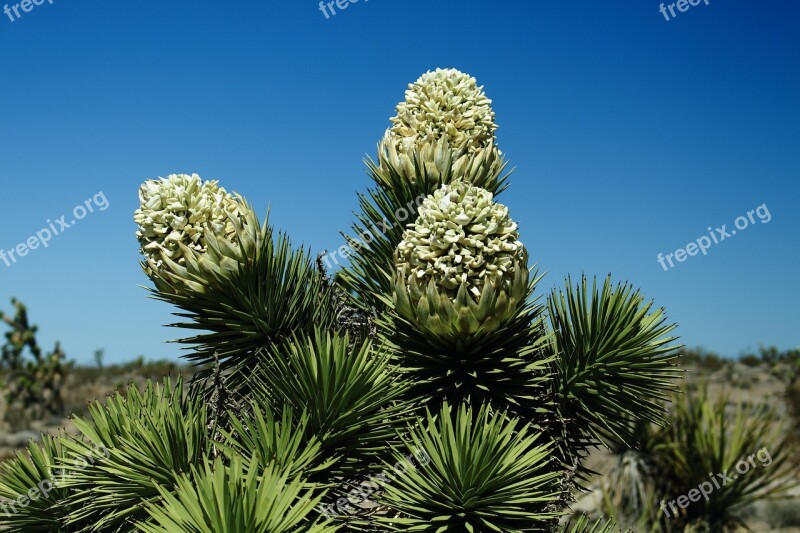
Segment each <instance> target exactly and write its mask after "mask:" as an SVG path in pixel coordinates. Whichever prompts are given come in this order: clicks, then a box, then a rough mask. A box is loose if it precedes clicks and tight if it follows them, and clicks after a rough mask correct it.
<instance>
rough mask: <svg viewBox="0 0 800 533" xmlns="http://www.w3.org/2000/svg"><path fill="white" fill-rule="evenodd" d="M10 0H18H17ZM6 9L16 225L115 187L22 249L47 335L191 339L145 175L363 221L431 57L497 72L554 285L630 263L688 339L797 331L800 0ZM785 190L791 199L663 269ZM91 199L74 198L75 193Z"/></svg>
mask: <svg viewBox="0 0 800 533" xmlns="http://www.w3.org/2000/svg"><path fill="white" fill-rule="evenodd" d="M3 4H4V0H0V7H1V6H2V5H3ZM21 14H22V15H23V16H22V17H21V18H20V19H19V20H16V21H15V22H11V21H10V20H9V18H8V17H7V16H6V15H3V14H2V13H0V185H2V188H1V189H0V191H2V192H0V205H2V207H0V249H5V250H8V249H10V248H13V247H14V246H15V245H16V244H17V243H19V242H23V241H25V240H26V239H27V238H28V237H29V236H31V235H33V234H35V233H36V232H37V231H38V230H39V229H40V228H42V227H43V226H45V225H46V224H45V222H46V220H47V219H53V220H54V219H56V218H58V217H59V216H60V215H62V214H65V213H69V212H70V211H71V209H72V208H73V207H74V206H75V205H77V204H79V203H83V201H84V200H86V199H90V198H92V197H93V196H94V195H95V194H96V193H98V192H99V191H102V192H103V193H104V194H105V196H106V198H107V199H108V202H109V207H108V209H107V210H105V211H102V212H100V211H96V212H95V213H93V214H90V215H88V216H87V217H86V218H85V219H84V220H81V221H80V222H79V223H78V224H76V225H75V226H73V227H71V228H69V229H68V230H66V231H65V232H64V233H63V234H62V235H60V236H58V237H56V238H54V239H53V240H52V241H51V243H50V245H49V247H48V248H47V249H42V248H39V249H37V250H33V251H31V252H30V253H29V254H28V255H27V256H26V257H24V258H21V259H20V261H19V262H18V263H16V264H13V266H12V267H10V268H9V267H6V266H5V264H3V263H0V306H2V308H3V309H5V310H8V309H9V308H10V305H9V303H8V299H9V298H10V297H11V296H12V295H13V296H17V297H18V298H20V299H22V300H23V301H24V302H26V303H27V304H28V306H29V308H30V311H31V313H32V318H33V319H34V321H35V322H37V323H39V324H40V326H41V333H42V340H43V341H44V342H45V343H46V344H48V345H50V344H51V343H52V342H53V341H54V340H55V339H60V340H61V341H62V343H63V345H64V347H65V349H66V350H67V352H68V354H69V355H70V356H71V357H73V358H75V359H77V360H79V361H83V362H88V361H91V354H92V351H93V350H94V349H95V348H100V347H102V348H105V349H106V353H107V360H109V361H123V360H129V359H132V358H133V357H136V356H137V355H139V354H144V355H145V356H146V357H148V358H161V357H167V358H173V357H177V354H178V353H179V349H178V347H177V346H176V345H170V344H165V343H164V341H166V340H167V339H170V338H174V337H175V336H176V335H177V334H179V333H180V332H179V331H177V330H170V329H169V328H164V327H162V324H165V323H168V322H170V321H171V317H170V312H171V310H172V309H171V308H170V307H169V306H168V305H167V304H164V303H160V302H155V301H152V300H149V299H148V298H147V294H146V292H145V291H144V290H143V289H141V288H139V287H138V285H140V284H145V283H146V282H147V279H146V278H145V276H144V275H143V274H142V273H141V272H140V270H139V266H138V250H137V243H136V240H135V237H134V232H135V225H134V223H133V221H132V213H133V211H134V210H135V209H136V207H137V204H138V200H137V189H138V186H139V183H140V182H142V181H143V180H145V179H148V178H154V177H158V176H164V175H167V174H170V173H175V172H187V173H188V172H197V173H199V174H200V175H201V176H203V177H204V178H207V179H212V178H213V179H219V180H221V182H222V183H223V185H224V186H225V187H226V188H228V189H229V190H236V191H238V192H240V193H242V194H244V195H245V196H246V197H247V198H248V199H249V200H250V201H251V202H252V203H254V204H255V205H256V206H257V207H258V209H259V210H261V211H262V212H265V211H266V209H267V207H268V206H270V205H271V206H272V221H273V222H274V223H275V224H276V225H277V226H279V227H280V228H283V229H285V230H287V231H288V232H289V233H290V234H291V235H292V237H293V239H294V240H295V242H297V243H301V242H302V243H305V244H306V245H307V246H310V247H311V248H312V249H313V250H314V251H320V250H322V249H329V250H330V249H333V248H334V247H337V246H339V245H340V244H341V238H340V237H339V235H338V231H339V230H340V229H344V228H346V227H348V225H349V222H350V219H351V211H352V210H353V209H355V207H356V198H355V192H356V191H357V190H364V189H365V187H366V186H367V185H368V179H367V178H366V176H365V174H364V170H363V165H362V163H361V159H362V157H364V156H365V155H368V154H373V153H374V151H375V143H376V142H377V140H378V139H379V138H380V136H381V135H382V133H383V131H384V129H385V128H386V127H387V125H388V124H389V122H388V118H389V116H391V115H392V114H393V111H394V106H395V105H396V103H397V102H398V101H400V100H401V99H402V98H403V91H404V90H405V88H406V85H407V84H408V83H409V82H412V81H414V80H415V79H416V78H417V77H418V76H419V75H420V74H422V73H423V72H424V71H426V70H428V69H432V68H435V67H455V68H459V69H461V70H463V71H466V72H469V73H470V74H472V75H474V76H476V77H477V78H478V80H479V82H480V83H482V84H484V85H485V86H486V91H487V93H488V95H489V97H490V98H492V99H493V100H494V108H495V111H496V113H497V122H498V123H499V125H500V129H499V130H498V138H499V143H500V146H501V148H502V150H503V151H504V152H505V153H506V154H507V155H508V157H509V159H510V161H511V162H512V164H513V165H514V166H516V167H517V170H516V172H515V174H514V176H513V178H512V186H511V188H510V189H509V191H508V192H506V193H505V194H503V195H502V196H501V199H502V201H504V202H505V203H507V204H508V205H509V206H510V207H511V210H512V211H511V213H512V216H513V217H514V218H515V219H516V220H517V221H518V222H519V223H520V225H521V228H522V233H523V240H524V241H525V243H526V245H527V246H528V248H529V251H530V254H531V256H532V257H533V258H534V260H535V261H536V262H538V263H539V264H540V265H541V266H542V268H544V269H545V270H547V271H548V272H549V274H548V276H547V278H546V280H545V283H544V286H545V287H546V288H547V289H548V290H549V288H551V287H553V286H557V285H561V284H562V282H563V279H564V277H565V276H566V275H567V274H568V273H571V274H573V275H574V276H579V275H580V273H581V272H586V273H587V274H590V275H593V274H598V275H600V276H604V275H605V274H606V273H608V272H611V273H612V274H613V277H614V279H616V280H621V281H624V280H629V281H631V282H632V283H633V284H635V285H636V286H638V287H641V288H642V289H643V290H644V291H645V294H646V295H647V296H648V297H651V298H654V299H655V300H656V302H657V304H658V305H663V306H665V307H666V308H667V310H668V313H669V316H670V318H671V319H672V320H674V321H676V322H678V323H679V324H680V328H679V331H678V332H679V334H680V335H681V337H682V340H683V342H685V343H686V344H689V345H702V346H705V347H707V348H709V349H713V350H716V351H719V352H722V353H725V354H730V355H736V354H738V353H740V352H741V351H743V350H748V349H755V348H757V346H758V345H759V343H764V344H775V345H778V346H779V347H781V348H790V347H795V346H798V345H800V334H799V332H800V310H798V302H800V278H799V277H798V264H799V263H800V252H798V248H799V247H798V242H800V235H799V234H798V229H799V228H800V210H799V209H798V207H797V205H798V204H797V199H798V193H800V186H798V179H800V101H799V100H798V95H800V30H798V20H799V19H800V4H799V3H797V2H795V1H793V0H776V1H772V2H757V1H755V0H725V1H721V0H711V2H710V5H708V6H706V5H705V4H704V3H701V4H700V5H698V6H696V7H692V8H690V9H689V10H688V12H685V13H679V14H678V16H677V17H676V18H675V19H674V20H670V21H669V22H668V21H666V20H665V19H664V17H663V16H662V15H661V14H660V13H659V11H658V2H655V1H651V0H620V1H617V2H611V3H610V2H588V1H585V2H540V1H530V0H525V1H523V0H519V1H510V2H472V1H469V2H456V1H454V0H440V1H436V2H431V1H429V0H427V1H424V0H403V1H401V0H371V1H369V2H367V1H366V0H361V1H360V2H359V3H357V4H352V5H350V7H348V8H347V9H346V10H344V11H341V12H339V13H337V14H336V15H335V16H333V17H331V18H330V19H326V18H325V16H324V15H323V14H322V13H321V12H320V11H319V9H318V3H317V2H315V1H312V0H291V1H289V0H287V1H284V2H256V1H250V2H236V1H234V2H224V3H223V2H208V1H197V0H195V1H191V2H189V1H182V0H172V1H170V2H155V1H152V0H141V1H136V2H133V1H125V2H118V1H104V2H100V1H96V0H82V1H80V2H76V1H71V0H54V2H53V3H52V5H51V4H49V3H48V2H47V1H45V3H44V4H43V5H42V6H38V7H34V8H33V10H32V11H31V12H30V13H24V12H21ZM764 203H766V205H767V207H768V209H769V211H770V213H771V215H772V220H771V221H770V222H769V223H768V224H761V223H759V222H758V219H756V222H757V223H756V224H755V225H752V226H751V227H749V228H748V229H747V230H746V231H743V232H740V233H738V234H737V235H735V236H733V237H731V238H730V239H727V240H725V242H721V243H720V244H718V245H714V246H712V247H711V249H710V250H709V251H708V255H707V256H702V255H698V256H695V257H690V258H689V259H688V260H686V261H685V262H683V263H678V264H677V266H676V267H675V268H673V269H670V270H669V271H666V272H665V271H664V270H663V269H662V267H661V266H660V265H659V264H658V262H657V260H656V256H657V254H658V253H659V252H662V253H664V254H666V253H670V252H674V251H675V249H677V248H679V247H682V246H685V245H686V244H687V243H688V242H690V241H693V240H695V239H697V238H698V237H700V236H702V235H704V234H706V228H707V227H708V226H712V227H717V226H721V225H722V224H727V225H728V231H730V229H732V226H733V222H734V220H735V219H736V217H737V216H739V215H746V214H747V212H748V211H749V210H751V209H755V208H756V207H757V206H759V205H761V204H764ZM67 221H69V218H68V219H67Z"/></svg>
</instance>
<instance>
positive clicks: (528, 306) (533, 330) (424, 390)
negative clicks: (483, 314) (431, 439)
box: [378, 272, 551, 412]
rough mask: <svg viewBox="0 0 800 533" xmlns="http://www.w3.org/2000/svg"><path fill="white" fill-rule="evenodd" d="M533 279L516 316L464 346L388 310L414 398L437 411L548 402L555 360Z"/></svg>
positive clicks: (387, 326) (531, 407)
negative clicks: (467, 403) (446, 405)
mask: <svg viewBox="0 0 800 533" xmlns="http://www.w3.org/2000/svg"><path fill="white" fill-rule="evenodd" d="M530 278H531V280H530V282H529V284H528V289H527V295H526V298H524V299H523V301H522V304H521V305H520V306H519V308H518V309H517V311H516V313H515V314H514V316H512V317H511V318H510V319H509V320H508V321H507V322H505V323H503V324H502V325H501V326H500V327H499V328H498V329H496V330H495V331H493V332H492V333H491V334H486V333H485V332H483V331H479V332H478V333H477V334H475V335H469V336H463V337H462V338H461V339H460V342H452V341H451V339H450V338H449V337H447V338H442V337H438V336H435V335H432V334H431V333H430V332H426V331H421V330H420V329H419V328H418V327H416V326H415V325H414V323H413V322H411V321H409V320H408V319H406V318H403V317H402V316H400V315H399V314H397V313H395V312H394V310H393V309H391V308H390V309H389V310H388V311H387V313H386V314H385V315H384V316H383V317H382V318H381V319H380V320H379V322H378V323H379V331H380V334H381V338H382V339H385V341H386V343H387V346H388V347H390V348H391V350H392V353H393V355H394V358H395V360H396V363H397V366H398V367H399V369H400V370H401V371H402V372H403V373H404V374H405V375H406V376H408V379H409V380H410V381H411V382H412V387H413V389H412V396H413V397H414V398H421V399H423V402H424V403H423V406H427V407H429V408H430V409H432V410H435V409H436V408H437V407H438V406H439V405H441V404H442V402H443V401H448V402H451V403H454V404H457V403H460V402H461V401H464V400H466V399H472V400H473V401H475V402H491V403H493V404H494V405H495V406H496V407H498V408H501V409H505V408H510V409H513V410H517V411H528V412H531V411H535V410H536V409H537V408H540V407H542V406H543V405H545V404H546V401H543V398H542V397H543V395H544V394H545V389H546V388H547V386H548V384H549V380H550V375H549V372H548V365H549V364H550V363H551V360H550V359H549V358H548V352H547V349H548V345H547V342H548V339H547V335H546V332H545V316H544V313H545V307H544V306H543V305H542V304H540V303H538V302H537V300H536V299H535V298H533V297H532V295H533V293H534V291H535V289H536V286H537V284H538V283H539V282H540V281H541V279H542V278H541V276H539V275H538V274H537V273H536V272H533V273H532V275H531V276H530ZM387 303H388V304H390V305H391V303H390V302H389V301H388V300H387ZM453 320H457V317H454V318H453Z"/></svg>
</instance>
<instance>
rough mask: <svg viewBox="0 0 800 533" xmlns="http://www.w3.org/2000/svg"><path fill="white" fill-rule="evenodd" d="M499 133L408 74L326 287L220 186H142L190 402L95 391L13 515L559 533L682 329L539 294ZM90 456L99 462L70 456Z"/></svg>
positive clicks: (53, 522) (638, 305) (142, 213)
mask: <svg viewBox="0 0 800 533" xmlns="http://www.w3.org/2000/svg"><path fill="white" fill-rule="evenodd" d="M496 129H497V126H496V124H495V115H494V112H493V111H492V108H491V100H489V99H488V98H487V97H486V95H485V94H484V91H483V88H482V87H480V86H478V85H477V83H476V81H475V79H474V78H472V77H470V76H468V75H465V74H463V73H461V72H459V71H457V70H436V71H434V72H428V73H426V74H424V75H423V76H422V77H421V78H420V79H419V80H418V81H417V82H415V83H414V84H412V85H410V86H409V89H408V91H407V92H406V97H405V100H404V101H403V102H402V103H400V104H399V105H398V106H397V116H396V117H394V118H392V119H391V127H390V128H389V129H388V130H387V131H386V133H385V135H384V137H383V139H382V140H381V141H380V143H379V146H378V154H377V159H376V160H368V161H367V171H368V174H369V177H370V178H371V180H372V181H373V188H372V189H370V190H369V191H367V192H366V193H365V194H362V195H359V198H358V201H359V205H360V210H359V212H358V214H357V215H356V221H355V223H354V224H353V227H352V232H351V233H350V234H349V235H346V236H345V239H346V242H347V248H346V249H347V250H348V253H347V254H346V255H347V256H348V258H347V259H348V262H347V263H348V264H347V265H346V266H343V268H340V269H338V270H337V271H336V272H334V273H332V274H333V279H331V278H330V277H329V276H328V275H327V273H326V272H324V269H322V268H320V267H319V265H322V264H324V263H325V262H326V261H323V260H322V258H319V260H315V258H314V256H313V255H312V254H311V252H310V251H308V250H306V249H303V248H294V247H293V246H292V245H291V243H290V241H289V239H288V237H287V236H286V235H285V234H282V233H278V232H276V231H275V230H273V228H272V227H271V226H270V225H269V223H268V221H266V220H264V221H260V220H259V218H258V217H257V215H256V214H255V212H254V210H253V208H252V207H251V206H250V205H249V204H248V203H247V202H246V201H245V199H244V198H243V197H242V196H240V195H237V194H230V193H228V192H227V191H225V190H224V189H223V188H221V187H220V186H219V185H218V183H217V182H215V181H202V180H201V179H200V178H199V177H198V176H195V175H192V176H190V175H171V176H168V177H167V178H164V179H160V180H154V181H148V182H147V183H145V184H144V185H143V186H142V188H141V190H140V199H141V208H140V209H139V210H137V212H136V214H135V221H136V223H137V224H138V226H139V231H138V233H137V236H138V239H139V243H140V245H141V250H142V253H143V256H144V260H143V262H142V266H143V268H144V271H145V272H146V274H147V275H148V276H149V278H150V279H151V280H152V282H153V285H154V287H153V288H152V294H153V296H154V297H155V298H158V299H160V300H163V301H166V302H169V303H170V304H172V305H175V306H176V307H177V308H178V309H179V310H180V311H179V312H178V313H177V316H178V317H180V319H182V321H181V322H180V323H178V324H176V326H177V327H180V328H184V329H188V330H190V331H191V332H192V333H191V335H189V336H187V337H186V338H184V339H183V340H182V342H183V343H185V344H186V345H187V346H188V349H189V352H188V355H187V358H188V359H189V360H190V361H192V362H193V363H195V364H196V365H197V366H198V372H197V374H196V377H195V379H194V380H193V381H192V383H191V384H190V387H189V393H188V394H183V392H182V391H183V386H182V384H180V383H179V384H177V386H176V385H175V384H172V383H169V382H165V383H164V384H163V385H158V386H156V385H151V386H150V387H148V389H147V390H146V391H145V393H144V394H139V393H136V392H135V391H130V392H129V395H128V397H127V398H123V397H122V396H117V397H115V398H111V399H110V400H109V401H108V402H107V403H106V404H96V405H94V406H93V408H92V410H91V413H90V419H89V420H83V419H78V420H77V425H78V427H79V429H80V430H81V433H82V435H81V437H80V438H74V439H73V438H66V437H64V438H62V439H58V440H57V441H55V444H53V443H52V442H50V441H47V442H46V443H45V446H43V447H34V448H33V449H32V453H31V457H30V458H20V459H18V460H17V461H16V462H12V463H9V464H8V465H6V466H5V467H4V468H5V471H4V472H3V475H2V477H1V478H0V479H2V482H0V496H5V497H6V498H16V497H17V496H18V495H20V494H23V492H22V491H23V488H24V487H25V486H26V483H29V482H34V484H35V482H36V481H37V480H36V478H37V477H39V476H42V477H44V476H48V475H50V473H51V471H52V469H53V468H60V469H62V470H64V471H66V472H67V474H68V475H67V476H66V478H67V480H66V481H65V482H64V483H62V484H60V485H59V487H58V492H57V493H55V492H54V493H52V494H51V497H50V499H49V500H38V501H37V505H30V506H28V507H25V508H24V509H22V510H21V512H20V513H19V514H17V515H14V516H15V517H16V518H13V519H12V520H11V521H10V523H11V525H15V526H18V527H21V526H25V527H28V528H31V527H33V526H31V524H35V523H38V522H36V519H37V518H39V516H38V515H39V514H41V513H46V514H47V522H46V523H47V524H49V525H48V526H46V527H45V528H44V529H39V530H41V531H51V530H59V531H130V530H137V529H138V530H142V531H148V532H162V531H164V532H166V531H209V532H211V531H215V532H234V531H235V532H239V531H248V532H283V531H337V530H338V531H405V530H408V531H438V532H444V531H452V532H464V531H475V532H484V531H495V532H522V531H554V530H556V529H558V528H559V525H558V518H559V517H560V516H561V515H563V514H564V512H565V511H566V510H567V507H568V504H569V502H570V499H571V494H572V492H573V489H574V488H575V487H576V486H577V485H578V484H579V483H580V479H581V476H582V475H583V474H585V473H586V471H585V470H584V469H583V468H582V467H581V459H582V457H583V456H584V454H585V452H586V450H587V449H588V448H589V447H591V446H594V445H596V444H599V443H605V444H607V445H611V444H615V443H618V444H620V445H622V444H628V445H633V444H635V443H634V442H633V439H634V435H635V432H634V428H635V427H636V425H637V423H643V422H647V423H655V424H659V423H662V422H663V417H664V412H663V407H662V402H663V401H665V400H666V399H667V398H668V397H669V396H670V395H671V394H672V392H673V391H674V389H675V388H676V385H675V380H676V379H677V378H678V377H679V372H678V371H677V369H676V367H675V366H674V364H673V363H672V360H673V359H674V357H675V356H676V352H675V347H673V345H672V344H671V343H672V342H673V341H674V337H672V336H670V333H671V331H672V330H673V328H674V326H673V325H670V324H668V323H667V322H666V318H665V315H664V313H663V310H661V309H656V308H654V307H653V306H652V304H651V303H648V302H647V301H645V299H644V297H643V296H642V294H641V293H640V292H639V291H637V290H634V289H633V288H632V287H631V286H630V285H629V284H627V283H622V284H617V285H614V284H613V283H612V282H611V280H609V279H606V280H604V281H602V282H601V283H599V284H598V283H597V281H596V280H589V279H586V278H585V277H581V279H580V281H579V282H577V283H573V282H572V281H570V280H567V283H566V286H565V287H564V288H563V289H560V290H556V291H553V292H552V293H551V294H550V295H549V296H547V297H546V298H544V297H543V295H542V294H541V290H540V289H539V287H540V285H541V282H542V276H541V275H540V274H539V273H538V270H537V269H536V267H535V266H533V265H531V264H530V255H531V254H529V252H528V251H527V249H526V248H525V246H524V245H523V244H522V242H520V240H519V233H518V228H517V224H516V223H515V222H514V219H513V218H512V217H511V214H510V213H509V210H508V208H507V207H506V206H504V205H503V204H502V203H499V202H498V200H497V199H498V198H499V197H500V195H501V194H502V193H503V191H504V190H505V189H506V187H507V186H508V177H509V174H508V173H507V172H506V168H507V163H506V159H505V156H504V155H503V154H502V153H501V152H500V150H499V149H498V147H497V145H496V141H495V130H496ZM541 259H545V258H541ZM327 262H328V263H329V261H327ZM99 446H102V447H104V448H105V449H108V451H109V453H108V457H107V458H104V459H102V460H98V461H96V462H94V463H92V464H91V465H83V464H81V465H80V466H74V465H73V462H74V461H76V460H80V459H81V458H83V457H86V456H87V455H90V454H91V452H92V450H93V449H94V448H96V447H99ZM84 462H85V461H84ZM42 502H44V503H42ZM56 527H57V528H59V529H54V528H56ZM567 527H568V528H569V530H570V531H584V530H587V531H589V530H591V531H607V530H610V526H608V525H598V524H591V525H587V524H586V522H585V520H581V521H579V522H578V523H577V524H573V525H572V526H567ZM28 530H31V531H33V530H34V529H26V531H28Z"/></svg>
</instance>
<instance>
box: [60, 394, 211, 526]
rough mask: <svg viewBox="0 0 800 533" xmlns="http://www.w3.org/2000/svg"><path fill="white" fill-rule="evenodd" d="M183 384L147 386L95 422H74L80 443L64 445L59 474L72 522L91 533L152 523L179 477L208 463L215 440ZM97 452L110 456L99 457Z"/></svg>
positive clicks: (109, 403) (95, 412) (93, 416)
mask: <svg viewBox="0 0 800 533" xmlns="http://www.w3.org/2000/svg"><path fill="white" fill-rule="evenodd" d="M183 389H184V388H183V383H182V381H178V382H177V383H176V384H173V383H172V381H171V380H170V379H165V380H164V381H163V384H160V385H159V384H153V383H152V382H149V383H148V384H147V387H146V388H145V390H144V391H143V392H139V391H138V390H137V389H136V388H135V387H132V386H131V387H129V388H128V391H127V395H126V396H125V397H123V396H122V395H121V394H119V393H117V394H115V395H114V396H112V397H110V398H108V399H107V400H106V402H105V403H100V402H96V403H94V404H93V405H91V406H90V408H89V413H90V414H89V416H90V420H87V419H83V418H76V419H75V420H74V422H75V425H76V426H77V428H78V429H79V430H80V432H81V436H82V440H75V441H71V440H67V441H64V442H63V446H64V448H66V450H67V453H66V454H65V457H63V458H62V460H63V464H62V465H61V468H62V469H63V470H64V471H65V472H66V482H65V484H64V486H65V487H66V488H68V489H70V494H69V497H68V498H67V500H66V502H67V504H68V505H70V506H71V507H72V508H74V511H73V512H71V513H70V514H69V517H68V520H67V523H68V524H76V523H83V522H84V521H88V522H90V523H91V524H93V525H92V527H91V529H90V531H116V530H119V529H120V528H124V526H125V524H130V523H131V522H132V521H136V520H142V519H144V518H145V517H146V516H147V513H146V511H145V505H146V503H148V502H151V503H152V502H155V501H158V499H159V498H160V495H161V492H160V490H159V486H161V487H173V486H174V485H175V483H176V481H177V479H178V477H179V476H180V475H181V474H182V473H187V472H190V471H191V468H192V466H193V465H198V464H200V462H201V461H202V460H203V459H204V458H206V457H208V454H209V448H210V437H209V435H208V421H207V414H206V408H205V406H204V405H203V404H202V403H201V402H199V401H198V400H197V399H196V398H190V397H186V396H185V395H184V391H183ZM98 448H101V449H106V450H107V451H108V457H104V458H102V459H101V460H97V461H91V462H89V464H86V463H87V461H85V460H83V461H81V460H82V459H83V458H87V457H96V455H97V452H96V450H97V449H98Z"/></svg>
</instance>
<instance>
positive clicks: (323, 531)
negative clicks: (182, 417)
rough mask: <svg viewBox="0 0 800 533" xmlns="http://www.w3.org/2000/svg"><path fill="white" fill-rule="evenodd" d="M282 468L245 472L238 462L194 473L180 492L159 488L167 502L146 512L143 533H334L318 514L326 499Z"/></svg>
mask: <svg viewBox="0 0 800 533" xmlns="http://www.w3.org/2000/svg"><path fill="white" fill-rule="evenodd" d="M281 472H284V471H283V470H281V469H280V468H275V467H271V466H270V467H267V468H265V469H264V470H256V469H248V470H245V469H244V468H243V467H242V463H241V461H240V460H239V459H237V458H234V459H232V460H231V462H230V465H227V466H226V465H225V464H224V463H223V462H222V461H221V460H217V461H215V462H214V463H213V464H209V463H205V464H203V465H202V466H201V467H199V468H194V467H193V468H192V471H191V473H190V474H187V475H183V476H181V477H180V478H179V479H178V481H177V487H176V489H173V488H172V487H168V488H162V487H160V491H161V495H162V496H163V502H162V503H160V504H158V505H154V504H150V505H148V507H147V511H148V513H150V517H151V519H150V521H149V522H145V523H142V524H140V525H139V530H140V531H143V532H144V533H175V532H177V531H187V532H189V531H190V532H193V533H194V532H196V533H217V532H219V531H236V532H238V533H300V532H302V533H332V532H334V531H337V530H338V527H337V526H334V525H330V524H324V523H322V522H324V521H322V520H320V519H319V515H318V513H316V512H315V506H316V505H317V504H318V503H319V500H320V498H321V497H322V494H316V495H315V494H314V490H313V488H309V487H307V485H306V484H305V483H304V482H303V480H302V479H301V478H299V477H294V478H290V477H289V475H288V474H287V473H281Z"/></svg>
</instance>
